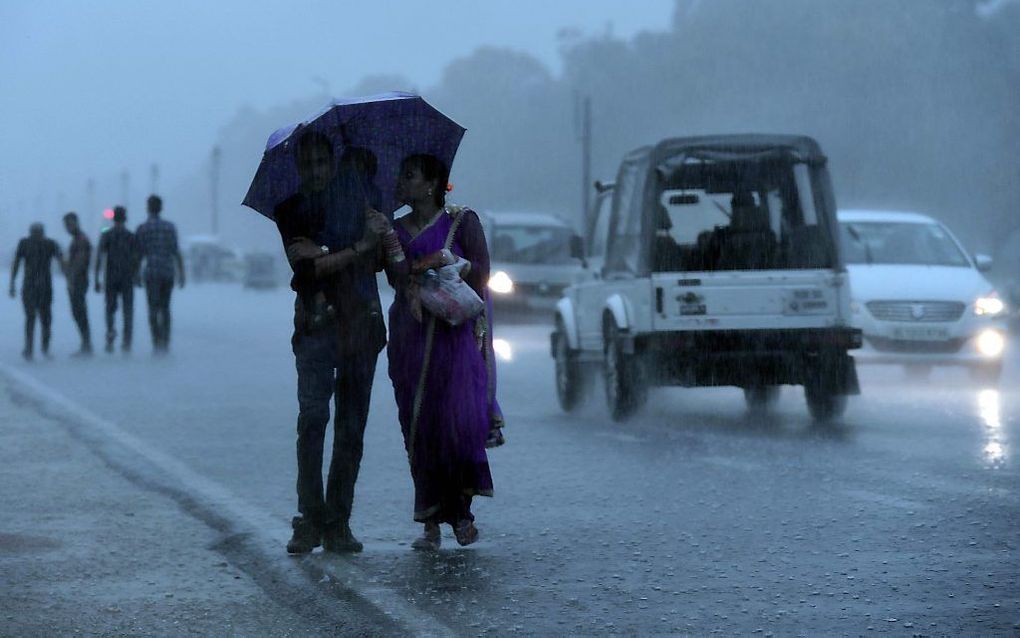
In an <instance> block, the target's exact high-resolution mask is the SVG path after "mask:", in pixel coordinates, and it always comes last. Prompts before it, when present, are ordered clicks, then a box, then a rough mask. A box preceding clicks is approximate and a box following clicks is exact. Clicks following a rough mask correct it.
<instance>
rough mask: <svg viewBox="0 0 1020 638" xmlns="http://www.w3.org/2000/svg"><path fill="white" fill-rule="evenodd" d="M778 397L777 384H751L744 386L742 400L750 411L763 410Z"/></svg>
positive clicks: (771, 404)
mask: <svg viewBox="0 0 1020 638" xmlns="http://www.w3.org/2000/svg"><path fill="white" fill-rule="evenodd" d="M778 399H779V386H778V385H752V386H748V387H746V388H744V402H745V403H747V409H748V410H749V411H751V412H765V411H766V410H768V409H769V408H770V407H772V406H773V405H774V404H775V402H776V401H777V400H778Z"/></svg>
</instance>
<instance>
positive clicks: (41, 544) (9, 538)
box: [0, 532, 63, 554]
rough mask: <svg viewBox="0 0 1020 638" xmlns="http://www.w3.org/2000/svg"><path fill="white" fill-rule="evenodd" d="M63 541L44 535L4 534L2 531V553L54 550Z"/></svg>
mask: <svg viewBox="0 0 1020 638" xmlns="http://www.w3.org/2000/svg"><path fill="white" fill-rule="evenodd" d="M62 545H63V543H61V542H60V541H58V540H54V539H52V538H46V537H44V536H27V535H25V534H4V533H2V532H0V554H23V553H27V552H32V553H36V552H40V551H53V550H55V549H59V548H60V547H61V546H62Z"/></svg>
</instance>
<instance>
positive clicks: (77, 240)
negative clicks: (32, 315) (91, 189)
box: [64, 212, 92, 357]
mask: <svg viewBox="0 0 1020 638" xmlns="http://www.w3.org/2000/svg"><path fill="white" fill-rule="evenodd" d="M64 229H65V230H67V232H68V234H69V235H71V245H70V246H68V248H67V268H66V272H65V274H66V277H67V294H68V297H69V298H70V300H71V317H73V318H74V322H75V324H77V325H78V333H79V334H80V335H81V347H80V348H79V349H78V352H76V353H75V354H74V356H78V357H88V356H91V355H92V331H91V330H90V329H89V313H88V305H87V304H86V301H85V297H86V293H88V291H89V261H90V260H91V259H92V243H91V242H90V241H89V238H88V236H87V235H86V234H85V233H84V232H82V230H81V225H80V223H79V221H78V215H77V213H74V212H70V213H67V214H66V215H64Z"/></svg>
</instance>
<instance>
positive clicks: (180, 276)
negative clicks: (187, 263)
mask: <svg viewBox="0 0 1020 638" xmlns="http://www.w3.org/2000/svg"><path fill="white" fill-rule="evenodd" d="M170 231H171V234H170V236H171V237H173V248H174V261H176V262H177V281H178V284H177V285H178V286H179V287H180V288H183V287H184V259H183V258H182V257H181V250H180V248H178V246H177V229H176V228H174V227H171V228H170Z"/></svg>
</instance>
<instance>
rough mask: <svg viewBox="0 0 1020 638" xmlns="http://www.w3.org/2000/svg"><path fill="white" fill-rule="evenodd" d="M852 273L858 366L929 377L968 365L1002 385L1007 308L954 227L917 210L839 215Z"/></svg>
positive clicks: (981, 260)
mask: <svg viewBox="0 0 1020 638" xmlns="http://www.w3.org/2000/svg"><path fill="white" fill-rule="evenodd" d="M838 219H839V225H840V234H841V238H842V242H841V243H842V248H843V259H844V262H845V263H846V265H847V270H848V271H849V273H850V290H851V295H852V302H851V309H852V317H853V323H854V325H855V326H856V327H858V328H860V329H861V330H862V331H863V332H864V345H863V347H862V348H861V349H860V350H858V351H857V352H856V353H855V356H856V359H857V361H858V362H859V363H883V364H901V365H904V366H905V367H906V369H907V371H908V373H909V374H911V375H913V376H919V377H924V376H926V375H927V374H928V373H929V372H930V371H931V368H932V366H945V365H951V366H966V367H968V368H970V370H971V371H972V373H973V375H974V376H975V378H977V379H980V380H984V381H996V380H998V378H999V375H1000V374H1001V372H1002V355H1003V351H1004V350H1005V347H1006V329H1005V317H1006V314H1007V313H1006V308H1005V303H1004V302H1003V300H1001V299H1000V298H999V295H998V294H997V293H996V291H995V289H994V288H993V287H992V284H991V283H989V282H988V280H987V279H985V277H984V275H982V274H981V272H982V271H987V270H988V269H989V268H990V267H991V259H990V258H989V257H986V256H984V255H976V256H974V257H971V256H970V255H969V254H968V253H967V251H966V250H964V248H963V246H962V245H961V244H960V242H959V240H958V239H957V238H956V237H954V236H953V234H952V233H951V232H950V231H949V229H948V228H946V227H945V226H943V225H942V224H940V223H939V222H937V221H935V220H934V219H932V218H931V217H928V216H927V215H921V214H918V213H911V212H895V211H874V210H844V211H840V212H839V214H838Z"/></svg>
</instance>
